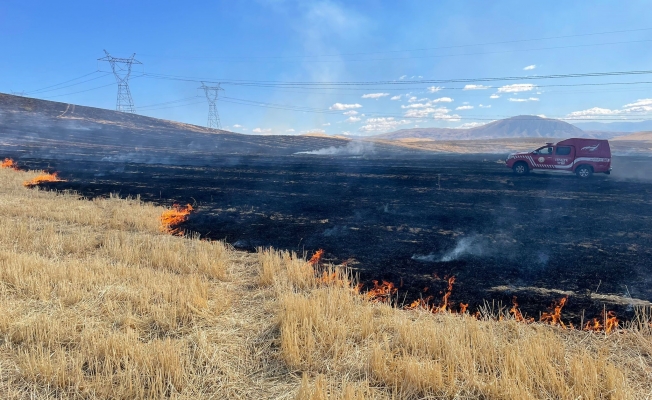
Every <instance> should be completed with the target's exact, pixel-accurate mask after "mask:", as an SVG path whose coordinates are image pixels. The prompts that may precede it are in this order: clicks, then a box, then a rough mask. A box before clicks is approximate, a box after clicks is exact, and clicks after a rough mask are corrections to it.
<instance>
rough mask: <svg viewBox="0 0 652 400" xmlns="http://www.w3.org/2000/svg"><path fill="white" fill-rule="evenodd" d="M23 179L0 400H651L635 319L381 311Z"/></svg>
mask: <svg viewBox="0 0 652 400" xmlns="http://www.w3.org/2000/svg"><path fill="white" fill-rule="evenodd" d="M35 175H36V174H35V173H24V172H15V171H11V170H0V393H2V395H3V396H2V398H9V399H23V398H24V399H27V398H39V399H55V398H56V399H59V398H65V399H68V398H70V399H94V398H101V399H146V398H152V399H153V398H168V397H169V398H175V399H176V398H180V399H181V398H183V399H194V398H216V399H217V398H220V399H221V398H237V399H250V398H275V399H281V398H288V399H289V398H296V399H306V400H307V399H310V400H317V399H342V400H344V399H346V400H352V399H392V398H408V399H412V398H413V399H417V398H448V399H457V398H487V399H494V398H496V399H522V398H535V399H548V398H559V399H577V398H581V399H603V398H604V399H606V398H612V399H626V398H632V399H637V398H649V397H650V396H652V361H651V360H652V339H651V338H652V332H651V330H652V326H650V325H649V324H650V321H652V311H651V310H649V309H648V310H646V311H645V312H642V313H640V314H639V315H640V320H639V321H637V322H636V323H634V324H632V326H631V327H630V328H631V329H629V330H627V331H626V332H619V333H616V334H612V335H603V334H593V333H586V332H569V331H562V330H559V329H557V328H554V327H549V326H543V325H537V324H531V325H526V324H522V323H517V322H516V321H514V320H511V319H510V318H509V317H507V318H506V319H505V320H504V321H502V322H496V321H493V320H491V319H485V320H477V319H475V318H471V317H469V316H459V315H450V314H439V315H433V314H429V313H426V312H423V311H409V312H408V311H402V310H397V309H395V308H392V307H390V306H388V305H385V304H374V303H370V302H368V301H366V300H365V298H364V296H360V295H358V294H356V292H355V291H354V290H352V289H351V281H352V279H351V277H350V276H348V275H346V271H344V270H340V269H337V268H326V269H325V271H321V272H324V274H320V275H316V274H315V271H314V267H313V266H312V265H310V264H308V263H307V262H306V261H305V260H304V259H302V258H301V257H297V255H296V254H292V253H288V252H278V251H274V250H260V251H259V252H258V254H257V255H250V254H246V253H240V252H235V251H233V250H231V249H229V248H228V247H227V246H225V245H224V244H222V243H220V242H206V241H201V240H199V239H198V238H197V237H185V238H181V237H173V236H169V235H165V234H163V233H161V232H160V226H159V216H160V214H161V213H162V212H163V211H164V209H163V208H160V207H155V206H152V205H148V204H144V203H142V202H140V201H139V200H138V199H131V200H125V199H118V198H115V197H113V198H109V199H102V200H93V201H88V200H84V199H79V198H78V196H76V195H74V194H55V193H50V192H45V191H39V190H28V189H25V188H23V187H22V182H23V181H24V180H26V179H28V178H30V177H32V176H35ZM324 277H328V279H324ZM333 278H335V279H333ZM646 313H647V314H646Z"/></svg>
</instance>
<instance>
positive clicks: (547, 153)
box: [505, 138, 611, 178]
mask: <svg viewBox="0 0 652 400" xmlns="http://www.w3.org/2000/svg"><path fill="white" fill-rule="evenodd" d="M505 164H506V165H507V167H508V168H511V169H512V170H513V171H514V173H515V174H516V175H527V174H528V173H529V172H530V171H534V170H546V171H564V172H569V173H575V174H576V175H577V176H578V177H580V178H589V177H590V176H591V175H593V174H594V173H605V174H609V173H611V148H610V147H609V141H607V140H599V139H581V138H571V139H566V140H562V141H560V142H557V143H546V145H545V146H542V147H539V148H538V149H536V150H534V151H531V152H522V153H513V154H510V155H509V156H508V157H507V159H506V160H505Z"/></svg>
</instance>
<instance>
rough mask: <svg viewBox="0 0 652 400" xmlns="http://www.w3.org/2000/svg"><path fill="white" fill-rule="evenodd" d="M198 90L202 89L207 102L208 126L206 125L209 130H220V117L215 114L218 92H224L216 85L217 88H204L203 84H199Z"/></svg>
mask: <svg viewBox="0 0 652 400" xmlns="http://www.w3.org/2000/svg"><path fill="white" fill-rule="evenodd" d="M200 89H204V93H205V94H206V100H208V124H207V125H206V126H207V127H208V128H209V129H222V126H221V124H220V116H219V114H218V113H217V105H215V102H216V101H217V95H218V94H219V92H220V90H224V89H222V88H221V87H220V84H219V83H218V84H217V86H206V84H205V83H204V82H202V83H201V87H200Z"/></svg>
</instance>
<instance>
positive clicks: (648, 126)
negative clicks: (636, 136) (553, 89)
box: [573, 120, 652, 132]
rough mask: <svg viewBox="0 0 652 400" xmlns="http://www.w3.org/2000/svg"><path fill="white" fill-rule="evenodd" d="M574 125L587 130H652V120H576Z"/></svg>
mask: <svg viewBox="0 0 652 400" xmlns="http://www.w3.org/2000/svg"><path fill="white" fill-rule="evenodd" d="M573 125H575V126H577V127H578V128H580V129H582V130H585V131H604V132H641V131H652V120H650V121H640V122H608V123H605V122H575V123H573Z"/></svg>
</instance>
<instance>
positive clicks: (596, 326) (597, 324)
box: [177, 205, 652, 333]
mask: <svg viewBox="0 0 652 400" xmlns="http://www.w3.org/2000/svg"><path fill="white" fill-rule="evenodd" d="M177 207H178V206H177ZM188 207H189V208H190V209H191V210H192V207H190V205H188ZM323 254H324V251H323V250H318V251H317V252H315V254H314V255H313V256H312V258H311V259H310V260H309V261H308V263H309V264H310V265H313V266H316V265H319V264H320V263H321V258H322V256H323ZM346 264H347V263H346V262H344V263H342V267H346ZM315 274H316V278H317V281H318V282H320V283H323V284H327V285H334V284H337V285H341V286H343V287H350V288H351V290H352V291H353V292H354V293H356V294H359V293H360V291H361V289H362V287H363V285H362V284H357V285H353V282H352V281H350V280H348V279H346V278H342V277H341V276H340V275H339V274H338V273H337V272H336V271H322V272H321V274H319V272H318V271H317V270H316V271H315ZM435 276H436V275H435ZM436 278H437V279H439V277H437V276H436ZM444 279H446V280H447V281H448V287H447V289H446V292H445V293H444V295H443V297H442V300H441V302H440V303H439V305H432V304H431V301H432V299H433V298H434V297H433V296H428V297H426V298H419V299H417V300H414V301H413V302H412V303H410V304H409V305H406V306H404V307H403V309H404V310H416V309H421V310H426V311H428V312H431V313H433V314H438V313H441V312H449V313H453V314H465V313H467V312H468V307H469V304H468V303H462V302H460V303H459V311H458V312H455V311H453V310H451V308H450V305H449V299H450V296H451V294H452V292H453V284H454V283H455V276H451V277H450V278H447V277H444ZM372 282H373V284H374V287H373V288H371V289H370V290H369V291H367V292H364V293H363V294H362V295H363V296H364V298H365V299H366V300H368V301H371V302H373V303H386V304H389V303H391V297H392V296H393V295H394V294H396V293H397V291H398V288H397V287H396V286H395V285H394V283H392V282H388V281H382V283H380V284H379V283H378V281H377V280H374V281H372ZM429 289H430V288H428V287H424V289H423V292H427V291H428V290H429ZM440 293H441V292H440ZM567 301H568V296H565V297H563V298H561V299H560V300H558V301H554V302H553V303H552V305H550V307H549V308H548V312H544V313H542V314H541V318H540V319H539V322H540V323H544V324H548V325H553V326H557V325H559V326H560V327H561V328H563V329H576V328H575V325H573V324H572V323H564V322H563V321H562V319H561V311H562V309H563V308H564V306H565V305H566V302H567ZM509 313H510V314H511V315H512V316H513V317H514V320H516V321H517V322H522V323H533V322H535V319H534V318H526V317H524V316H523V314H522V313H521V311H520V310H519V308H518V302H517V301H516V296H514V297H513V298H512V308H510V309H509ZM469 315H471V316H472V317H474V318H476V319H481V318H482V313H481V312H480V311H475V312H474V313H472V314H469ZM498 320H499V321H503V320H505V317H504V316H503V315H500V316H498ZM619 324H620V322H619V320H618V318H617V317H616V314H615V313H614V312H613V311H608V312H606V313H604V312H603V315H602V319H599V318H594V319H593V320H592V321H589V322H587V323H586V325H585V326H584V327H583V330H584V331H594V332H605V333H611V332H613V331H615V330H616V329H618V326H619ZM650 326H651V327H652V323H650Z"/></svg>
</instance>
